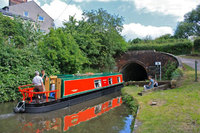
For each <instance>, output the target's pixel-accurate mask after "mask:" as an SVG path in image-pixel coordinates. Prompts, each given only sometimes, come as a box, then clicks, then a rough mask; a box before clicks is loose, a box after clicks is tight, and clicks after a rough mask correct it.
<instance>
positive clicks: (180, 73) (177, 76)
mask: <svg viewBox="0 0 200 133" xmlns="http://www.w3.org/2000/svg"><path fill="white" fill-rule="evenodd" d="M182 76H183V71H182V69H180V68H177V69H176V70H175V71H174V72H173V73H172V76H171V79H175V80H177V79H180V78H181V77H182Z"/></svg>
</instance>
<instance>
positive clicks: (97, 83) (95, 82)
mask: <svg viewBox="0 0 200 133" xmlns="http://www.w3.org/2000/svg"><path fill="white" fill-rule="evenodd" d="M94 86H95V88H99V87H101V80H100V79H99V80H95V81H94Z"/></svg>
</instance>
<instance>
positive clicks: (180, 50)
mask: <svg viewBox="0 0 200 133" xmlns="http://www.w3.org/2000/svg"><path fill="white" fill-rule="evenodd" d="M129 50H156V51H162V52H167V53H171V54H175V55H181V54H190V53H191V51H192V42H191V41H188V40H177V41H174V42H166V43H161V44H159V43H156V42H153V43H141V44H133V45H131V46H130V48H129Z"/></svg>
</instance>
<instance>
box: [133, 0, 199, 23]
mask: <svg viewBox="0 0 200 133" xmlns="http://www.w3.org/2000/svg"><path fill="white" fill-rule="evenodd" d="M133 1H134V3H135V6H136V8H137V9H138V10H145V11H147V12H159V13H162V14H164V15H173V16H176V17H177V18H178V20H183V16H184V14H186V13H187V12H189V11H191V10H192V9H195V8H196V6H197V5H198V4H200V0H133Z"/></svg>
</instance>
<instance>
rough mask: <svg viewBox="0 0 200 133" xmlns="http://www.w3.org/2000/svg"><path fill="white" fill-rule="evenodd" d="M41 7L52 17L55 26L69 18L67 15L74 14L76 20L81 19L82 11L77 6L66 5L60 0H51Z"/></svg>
mask: <svg viewBox="0 0 200 133" xmlns="http://www.w3.org/2000/svg"><path fill="white" fill-rule="evenodd" d="M42 9H43V10H44V11H45V12H46V13H47V14H49V15H50V16H51V17H52V18H53V19H54V23H55V25H56V27H61V26H62V25H63V24H62V23H63V21H68V20H69V16H74V15H75V18H76V19H77V20H81V19H82V13H83V11H82V10H81V8H80V7H79V6H76V5H67V4H66V3H65V2H62V1H60V0H53V1H52V2H51V3H50V5H49V4H45V5H43V6H42Z"/></svg>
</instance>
